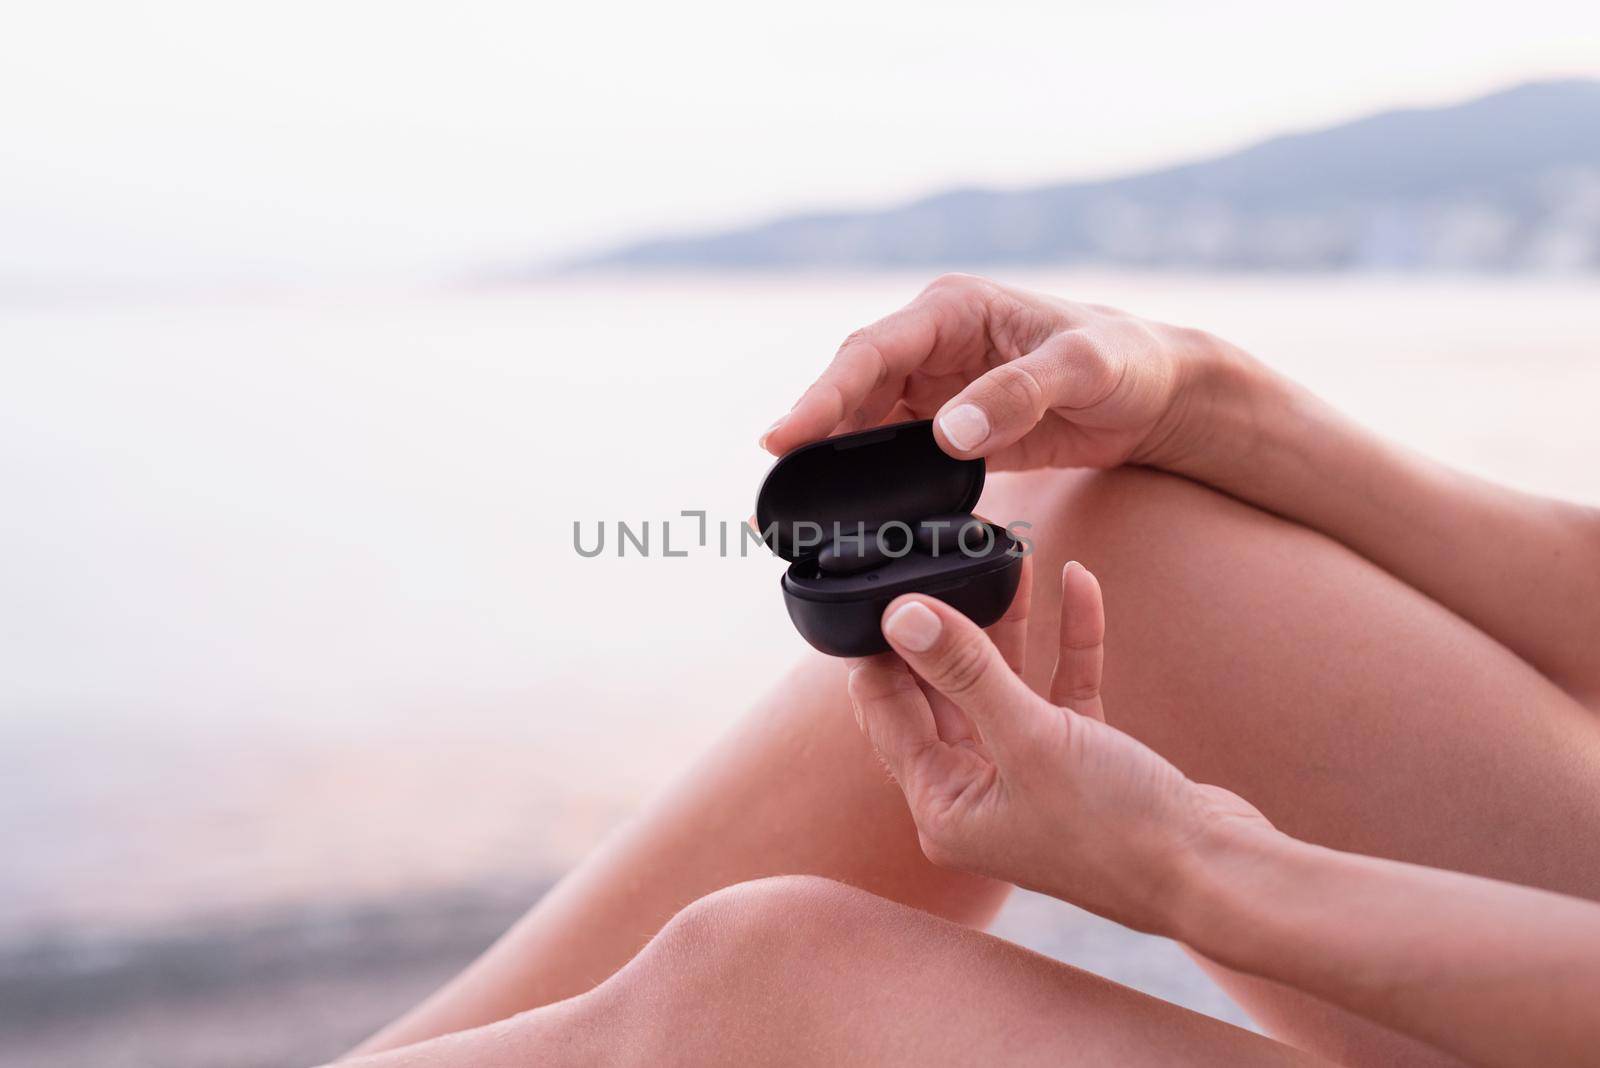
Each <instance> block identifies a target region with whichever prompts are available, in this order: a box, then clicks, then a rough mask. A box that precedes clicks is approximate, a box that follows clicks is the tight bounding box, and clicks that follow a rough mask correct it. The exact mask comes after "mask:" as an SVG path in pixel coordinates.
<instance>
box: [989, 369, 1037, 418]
mask: <svg viewBox="0 0 1600 1068" xmlns="http://www.w3.org/2000/svg"><path fill="white" fill-rule="evenodd" d="M989 379H990V382H989V385H990V387H991V393H992V395H995V396H998V398H999V399H1000V401H1001V403H1002V404H1003V405H1004V407H1005V408H1006V409H1007V410H1010V411H1020V412H1027V413H1031V414H1035V415H1037V414H1041V413H1043V411H1044V409H1045V403H1046V401H1045V392H1044V387H1043V386H1041V385H1040V384H1039V380H1038V379H1037V378H1035V377H1034V375H1033V372H1031V371H1029V370H1028V369H1027V368H1026V367H1023V366H1022V365H1020V364H1015V363H1008V364H1002V365H1001V366H999V367H996V368H995V369H994V370H993V371H991V372H990V373H989Z"/></svg>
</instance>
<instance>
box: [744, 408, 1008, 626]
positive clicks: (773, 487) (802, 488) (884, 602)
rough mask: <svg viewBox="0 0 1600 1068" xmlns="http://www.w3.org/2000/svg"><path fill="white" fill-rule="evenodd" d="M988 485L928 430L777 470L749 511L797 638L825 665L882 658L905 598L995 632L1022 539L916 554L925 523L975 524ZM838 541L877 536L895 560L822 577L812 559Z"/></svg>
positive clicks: (812, 454)
mask: <svg viewBox="0 0 1600 1068" xmlns="http://www.w3.org/2000/svg"><path fill="white" fill-rule="evenodd" d="M983 481H984V463H983V460H982V459H975V460H959V459H956V458H955V457H953V456H950V455H948V454H947V453H946V452H945V451H944V450H943V449H941V448H939V444H938V442H937V441H936V440H935V439H934V436H933V424H932V423H931V422H930V421H928V420H926V419H923V420H918V421H916V422H910V423H897V424H894V425H892V426H883V427H876V428H874V429H872V430H863V431H861V432H859V433H855V434H844V435H841V436H839V437H836V438H828V439H826V440H823V441H817V442H813V443H812V444H810V445H803V446H801V447H800V448H798V449H796V450H794V451H793V452H791V453H789V454H788V455H786V456H784V457H783V458H782V459H780V460H778V462H777V463H775V464H773V465H772V469H771V470H770V471H768V472H767V477H766V479H765V480H764V481H763V482H762V484H761V492H760V494H759V496H758V497H757V500H756V525H757V526H758V527H759V528H760V531H761V534H762V537H763V538H764V539H765V541H766V543H767V545H768V546H769V547H770V548H771V549H772V551H773V552H774V553H776V554H777V555H778V556H780V557H782V558H783V559H785V560H788V561H790V564H789V568H788V570H787V571H786V572H785V573H784V575H783V578H782V581H781V585H782V588H783V600H784V604H785V606H786V607H787V608H788V610H789V618H790V619H791V620H793V621H794V625H795V628H796V629H797V630H799V632H800V634H801V636H802V637H804V638H805V640H806V641H808V642H810V643H811V644H812V646H814V647H815V648H817V649H819V650H821V651H822V652H824V653H828V654H830V655H832V656H868V655H871V654H872V653H880V652H883V651H884V650H886V649H888V648H889V646H888V643H887V642H885V641H884V639H883V632H882V629H881V624H880V621H881V619H882V617H883V612H884V610H885V609H886V608H888V606H889V602H891V601H893V600H894V599H895V598H896V597H899V596H900V595H901V594H906V593H925V594H928V595H929V596H932V597H937V598H938V599H939V600H941V601H944V602H945V603H946V604H948V605H950V606H951V607H952V608H955V609H956V610H957V611H959V612H961V613H963V614H964V615H966V616H967V617H969V618H970V619H971V620H972V621H973V622H974V623H976V624H978V625H979V626H980V627H987V626H989V625H990V624H992V623H995V622H997V621H998V620H999V619H1000V617H1001V616H1003V615H1005V612H1006V609H1007V608H1009V607H1010V605H1011V600H1012V598H1013V597H1014V596H1015V595H1016V592H1017V583H1018V581H1019V580H1020V578H1021V574H1022V558H1023V555H1024V550H1023V546H1022V544H1021V543H1020V542H1019V541H1018V540H1017V539H1015V538H1013V537H1012V536H1011V535H1010V534H1009V533H1008V532H1007V531H1006V530H1004V529H1003V528H1001V527H998V526H996V525H994V524H993V523H987V522H985V523H984V527H985V528H986V529H987V530H988V531H989V533H990V537H989V538H988V539H987V541H986V542H984V543H983V544H971V545H968V544H966V543H964V544H963V546H962V551H960V552H956V553H953V554H949V553H941V554H940V555H938V556H934V555H931V554H930V553H928V552H926V551H923V550H919V549H916V548H913V547H912V546H911V540H912V539H911V532H912V531H914V530H915V529H916V527H917V524H918V522H919V521H920V520H922V519H925V518H928V517H934V516H937V517H949V516H951V515H962V514H967V513H970V512H971V511H972V509H973V508H974V507H975V506H976V505H977V503H978V497H979V495H980V494H981V493H982V492H983ZM841 534H842V535H843V536H844V537H845V538H847V539H849V538H855V537H863V538H866V539H869V540H870V539H876V538H880V537H881V538H882V539H883V541H882V542H881V544H883V545H885V546H887V547H888V548H889V549H890V550H891V552H895V553H897V554H898V555H896V556H895V558H892V559H889V560H888V561H887V562H885V563H883V564H881V565H880V566H876V567H871V568H866V569H863V570H860V571H857V572H854V573H850V574H829V573H825V572H824V571H823V570H822V569H821V568H819V567H818V564H817V557H818V556H819V555H820V554H821V552H822V550H823V549H824V548H827V547H828V546H829V545H830V544H832V543H833V542H834V541H835V540H836V539H837V538H839V537H840V536H841ZM972 540H973V541H976V540H977V539H972ZM902 550H903V553H902V552H901V551H902Z"/></svg>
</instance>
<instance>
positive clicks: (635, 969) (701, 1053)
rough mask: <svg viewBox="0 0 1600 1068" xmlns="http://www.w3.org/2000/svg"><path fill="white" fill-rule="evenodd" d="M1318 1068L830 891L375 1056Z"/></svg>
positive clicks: (718, 920)
mask: <svg viewBox="0 0 1600 1068" xmlns="http://www.w3.org/2000/svg"><path fill="white" fill-rule="evenodd" d="M552 1062H553V1063H561V1064H571V1063H605V1064H610V1065H616V1064H640V1065H659V1064H774V1065H777V1064H789V1063H800V1064H987V1063H1005V1064H1050V1065H1104V1064H1116V1065H1128V1066H1138V1065H1170V1064H1193V1065H1207V1064H1216V1065H1229V1066H1232V1065H1297V1064H1298V1065H1305V1064H1315V1063H1322V1062H1318V1061H1315V1060H1314V1059H1313V1058H1311V1057H1308V1056H1306V1055H1304V1054H1302V1053H1300V1052H1298V1051H1296V1050H1293V1049H1291V1048H1289V1047H1287V1046H1283V1045H1280V1044H1278V1043H1275V1042H1273V1041H1271V1040H1270V1039H1266V1038H1263V1037H1261V1036H1260V1035H1255V1034H1252V1033H1250V1032H1248V1031H1244V1030H1241V1029H1239V1028H1236V1027H1233V1026H1231V1025H1229V1024H1225V1023H1221V1022H1220V1021H1217V1020H1213V1019H1211V1018H1209V1017H1206V1016H1201V1015H1199V1014H1197V1013H1192V1012H1189V1011H1188V1010H1186V1009H1181V1008H1178V1007H1177V1006H1175V1005H1169V1004H1167V1003H1166V1002H1163V1001H1158V1000H1156V999H1154V998H1149V997H1145V996H1144V995H1142V994H1138V993H1135V992H1134V991H1132V990H1128V989H1127V988H1125V987H1120V986H1117V985H1116V984H1115V983H1110V982H1107V981H1106V980H1104V979H1099V978H1097V977H1095V976H1092V975H1089V974H1088V973H1086V972H1082V971H1079V970H1077V969H1076V968H1069V967H1067V966H1066V965H1063V964H1058V963H1056V962H1055V961H1052V960H1049V959H1047V958H1045V957H1041V956H1038V955H1037V954H1034V953H1030V952H1028V951H1027V950H1024V949H1020V948H1018V947H1016V946H1014V945H1011V944H1010V943H1008V942H1003V941H1001V940H999V939H996V938H991V937H989V936H987V935H983V934H979V933H978V932H976V931H972V930H969V929H967V928H964V927H960V926H957V925H955V924H951V923H948V922H946V921H943V920H939V919H935V918H934V917H932V916H929V915H927V914H926V913H923V912H918V911H915V910H913V909H908V908H906V907H904V906H902V905H896V904H893V903H891V902H888V901H885V900H883V899H882V898H877V897H874V896H872V895H871V894H867V893H865V892H863V891H860V890H856V889H853V888H850V887H846V886H843V885H841V884H839V883H834V882H829V881H828V880H825V879H816V878H787V879H769V880H763V881H761V882H756V883H745V884H741V885H738V886H734V887H731V888H729V889H727V890H723V891H721V892H719V893H717V894H714V895H712V896H710V897H708V898H705V899H703V900H701V901H698V902H696V903H695V904H694V905H692V906H691V907H690V908H688V909H686V910H685V911H684V912H682V913H680V914H679V915H678V916H677V917H676V918H675V919H674V920H673V921H672V922H671V923H670V924H668V925H667V927H666V928H665V929H664V930H663V931H662V932H661V934H660V935H659V936H658V937H657V938H656V939H655V940H654V941H653V942H651V943H650V945H649V946H648V947H647V948H646V949H645V950H644V952H642V953H640V954H639V955H638V956H637V957H636V958H635V959H634V960H633V961H632V962H631V963H630V964H628V965H627V966H626V967H625V968H623V969H622V971H620V972H618V973H617V974H616V975H615V976H614V977H613V978H611V979H610V980H608V981H607V982H605V983H604V984H602V985H601V986H600V987H598V988H597V989H595V990H593V991H591V992H590V993H588V994H585V995H583V996H581V997H578V998H575V999H572V1000H571V1001H567V1002H563V1003H562V1004H560V1005H553V1006H549V1007H547V1008H544V1009H538V1010H535V1011H533V1012H530V1013H526V1014H524V1015H522V1016H520V1017H517V1018H515V1019H512V1020H506V1021H504V1022H502V1023H499V1024H495V1025H492V1026H491V1027H487V1028H482V1029H479V1030H477V1031H469V1032H465V1033H462V1034H457V1035H450V1036H447V1037H445V1038H443V1039H439V1040H437V1041H436V1042H429V1043H425V1044H423V1045H420V1046H416V1047H413V1048H411V1049H407V1050H400V1051H396V1052H394V1053H390V1054H386V1055H383V1056H380V1057H377V1058H374V1059H373V1060H372V1061H371V1062H363V1063H364V1064H370V1068H398V1066H401V1065H405V1066H409V1068H435V1066H438V1068H443V1066H446V1065H450V1066H454V1065H460V1064H473V1065H479V1066H482V1068H501V1066H503V1068H512V1066H521V1065H524V1064H531V1063H552Z"/></svg>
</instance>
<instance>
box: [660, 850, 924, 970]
mask: <svg viewBox="0 0 1600 1068" xmlns="http://www.w3.org/2000/svg"><path fill="white" fill-rule="evenodd" d="M884 907H890V908H892V907H893V906H890V905H889V903H888V902H886V901H884V900H883V899H882V898H879V897H876V896H875V895H873V894H870V893H868V892H867V891H865V890H860V889H857V888H855V887H853V886H847V885H845V884H844V883H840V882H835V881H834V880H832V879H825V878H822V877H821V876H815V875H780V876H773V877H770V878H766V879H755V880H752V881H750V882H744V883H737V884H735V885H733V886H729V887H725V888H723V889H721V890H718V891H716V892H714V893H711V894H708V895H706V896H705V897H703V898H701V899H699V900H698V901H695V902H694V903H692V904H691V905H689V906H688V907H687V908H685V909H684V910H683V911H681V912H679V913H678V914H677V915H676V916H674V917H673V918H672V920H671V921H670V922H669V923H668V924H667V925H666V927H664V928H662V930H661V933H660V934H659V935H657V936H656V938H655V939H654V941H652V942H651V943H650V945H649V946H648V947H646V949H645V951H644V952H643V953H641V954H640V957H641V958H645V957H648V956H651V955H655V956H660V957H663V958H666V959H667V960H668V961H670V962H671V964H672V965H673V966H674V967H676V968H680V969H681V968H695V969H701V970H704V971H706V972H711V973H716V974H719V975H724V976H726V975H732V974H735V973H739V972H742V971H745V970H754V969H760V970H761V971H763V972H769V973H770V972H772V971H781V972H787V973H789V974H790V975H791V977H794V976H795V973H797V972H799V971H801V970H803V969H804V968H805V967H807V966H808V965H811V964H815V963H817V962H819V961H820V960H822V959H823V958H824V957H826V956H827V955H828V954H830V953H834V952H838V951H840V950H843V949H846V948H848V946H849V945H850V944H851V942H852V940H853V939H854V938H855V937H856V936H857V935H858V934H859V932H861V931H862V930H863V929H864V928H866V927H868V926H870V925H871V924H872V923H873V922H874V917H875V916H876V915H877V914H878V913H880V911H881V910H882V908H884Z"/></svg>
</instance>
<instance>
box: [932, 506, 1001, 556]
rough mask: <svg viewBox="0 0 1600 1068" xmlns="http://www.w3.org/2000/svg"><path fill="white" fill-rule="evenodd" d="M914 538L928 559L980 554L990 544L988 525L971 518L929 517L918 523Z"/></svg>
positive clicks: (991, 536)
mask: <svg viewBox="0 0 1600 1068" xmlns="http://www.w3.org/2000/svg"><path fill="white" fill-rule="evenodd" d="M915 537H916V545H917V548H918V549H921V550H922V551H923V552H925V553H927V554H928V555H929V556H954V555H956V554H957V553H962V552H966V553H974V554H976V553H982V552H985V551H986V550H987V549H988V548H989V546H991V545H992V544H993V542H994V535H993V534H991V533H990V532H989V527H988V525H987V524H985V523H984V521H983V520H981V519H978V518H976V517H975V516H971V515H935V516H929V517H928V518H927V519H923V520H920V521H918V523H917V531H916V535H915Z"/></svg>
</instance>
